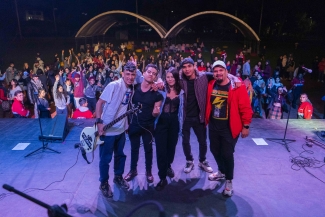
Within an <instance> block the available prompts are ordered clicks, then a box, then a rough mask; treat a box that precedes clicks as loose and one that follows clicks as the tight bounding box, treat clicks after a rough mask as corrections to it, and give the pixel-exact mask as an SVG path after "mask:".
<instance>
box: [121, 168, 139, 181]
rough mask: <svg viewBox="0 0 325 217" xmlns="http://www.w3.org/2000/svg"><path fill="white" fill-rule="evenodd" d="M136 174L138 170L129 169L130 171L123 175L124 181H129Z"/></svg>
mask: <svg viewBox="0 0 325 217" xmlns="http://www.w3.org/2000/svg"><path fill="white" fill-rule="evenodd" d="M137 175H138V172H137V171H136V170H130V172H129V173H128V174H127V175H126V176H125V177H124V179H125V181H127V182H129V181H131V180H132V179H133V178H134V177H136V176H137Z"/></svg>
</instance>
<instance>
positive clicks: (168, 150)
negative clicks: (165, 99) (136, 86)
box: [155, 112, 179, 179]
mask: <svg viewBox="0 0 325 217" xmlns="http://www.w3.org/2000/svg"><path fill="white" fill-rule="evenodd" d="M178 133H179V121H178V112H174V113H162V114H161V116H160V117H159V120H158V123H157V125H156V129H155V141H156V154H157V165H158V170H159V171H158V175H159V178H160V179H165V178H166V176H167V169H168V168H170V167H171V166H170V165H171V164H172V163H173V161H174V157H175V149H176V145H177V141H178Z"/></svg>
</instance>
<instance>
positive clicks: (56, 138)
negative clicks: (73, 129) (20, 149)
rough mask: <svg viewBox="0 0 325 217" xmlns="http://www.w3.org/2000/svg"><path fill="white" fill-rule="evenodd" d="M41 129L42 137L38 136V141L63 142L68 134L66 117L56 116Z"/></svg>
mask: <svg viewBox="0 0 325 217" xmlns="http://www.w3.org/2000/svg"><path fill="white" fill-rule="evenodd" d="M43 120H44V119H43ZM41 121H42V120H41ZM43 123H44V122H43ZM42 128H43V136H42V135H40V136H39V140H40V141H45V142H63V141H64V140H65V137H66V136H67V134H68V132H69V129H68V118H67V115H56V116H55V117H54V118H53V119H51V120H50V121H49V122H47V124H46V125H45V124H42Z"/></svg>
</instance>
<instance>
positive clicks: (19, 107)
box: [11, 98, 29, 117]
mask: <svg viewBox="0 0 325 217" xmlns="http://www.w3.org/2000/svg"><path fill="white" fill-rule="evenodd" d="M11 110H12V113H14V114H19V115H21V116H23V117H27V116H28V115H29V111H28V110H27V109H25V106H24V104H23V103H22V102H21V101H18V100H17V99H16V98H15V99H14V102H13V103H12V106H11Z"/></svg>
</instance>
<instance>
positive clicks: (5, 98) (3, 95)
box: [0, 88, 8, 101]
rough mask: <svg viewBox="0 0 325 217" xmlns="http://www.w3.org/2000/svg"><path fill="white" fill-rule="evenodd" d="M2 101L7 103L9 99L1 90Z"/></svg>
mask: <svg viewBox="0 0 325 217" xmlns="http://www.w3.org/2000/svg"><path fill="white" fill-rule="evenodd" d="M0 99H1V100H2V101H7V100H8V99H7V97H6V96H5V92H4V91H3V90H2V89H1V88H0Z"/></svg>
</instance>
